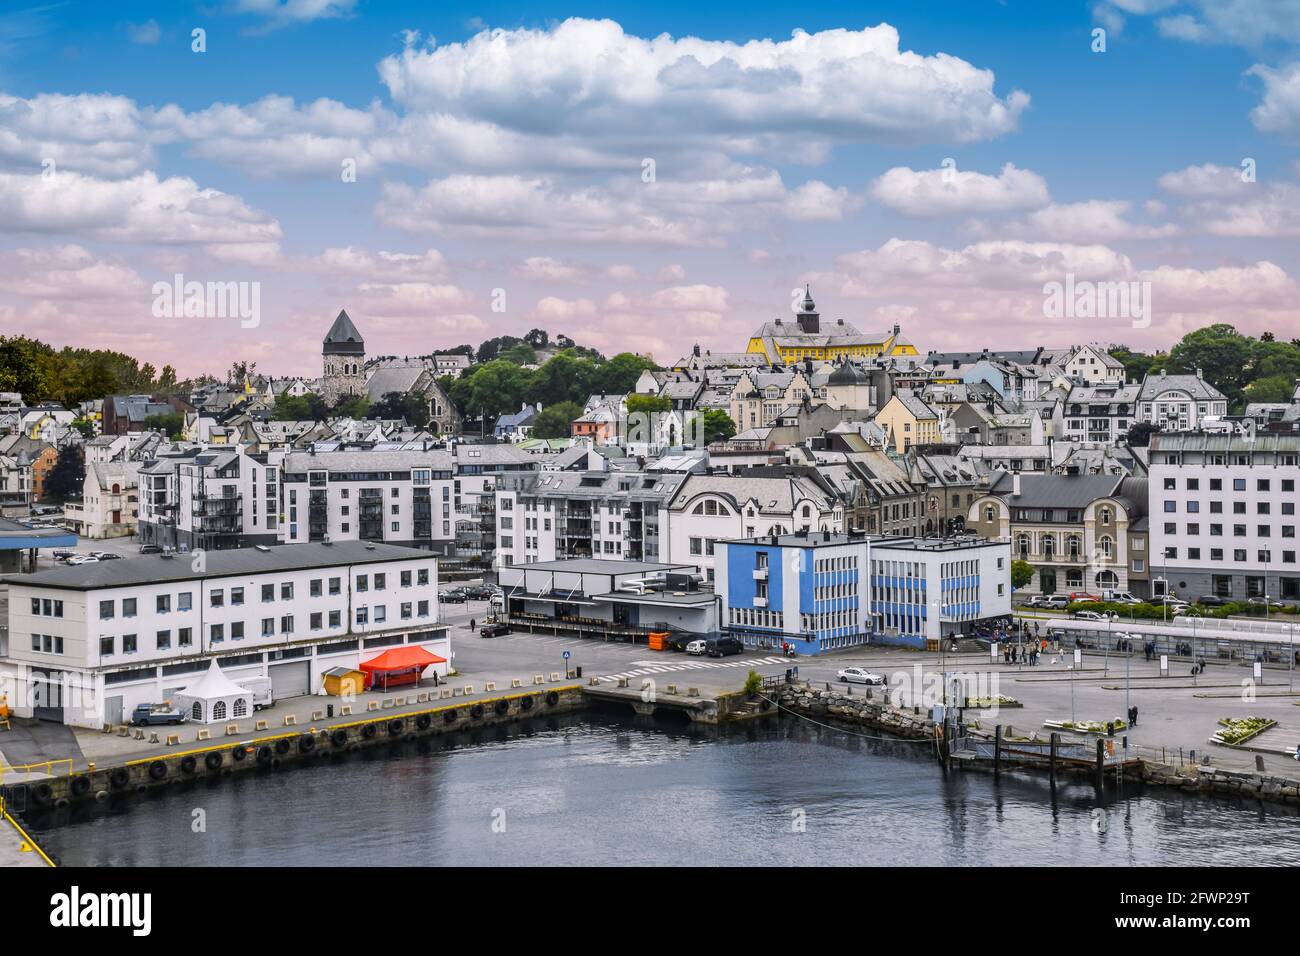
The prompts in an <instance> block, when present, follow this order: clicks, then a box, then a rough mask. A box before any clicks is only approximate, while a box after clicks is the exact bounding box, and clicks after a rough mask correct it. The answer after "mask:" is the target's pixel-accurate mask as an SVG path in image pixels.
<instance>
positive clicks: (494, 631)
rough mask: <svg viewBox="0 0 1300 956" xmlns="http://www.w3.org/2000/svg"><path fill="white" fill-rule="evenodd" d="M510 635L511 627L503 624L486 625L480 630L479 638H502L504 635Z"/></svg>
mask: <svg viewBox="0 0 1300 956" xmlns="http://www.w3.org/2000/svg"><path fill="white" fill-rule="evenodd" d="M509 633H510V625H509V624H505V623H502V622H497V623H496V624H484V625H483V626H482V627H480V628H479V629H478V636H479V637H500V636H501V635H502V634H509Z"/></svg>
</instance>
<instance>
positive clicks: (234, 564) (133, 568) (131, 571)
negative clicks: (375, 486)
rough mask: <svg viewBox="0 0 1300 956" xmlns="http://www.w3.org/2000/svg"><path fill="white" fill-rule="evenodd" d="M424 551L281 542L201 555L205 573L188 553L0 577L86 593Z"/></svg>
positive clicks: (419, 555)
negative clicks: (268, 545)
mask: <svg viewBox="0 0 1300 956" xmlns="http://www.w3.org/2000/svg"><path fill="white" fill-rule="evenodd" d="M432 556H433V555H432V554H431V553H430V552H428V551H421V550H419V549H417V548H399V547H397V546H396V545H391V544H371V543H368V542H365V541H338V542H335V543H334V544H323V543H322V544H282V545H277V546H276V547H272V548H267V549H265V550H263V549H261V548H236V549H233V550H230V551H207V552H205V559H206V565H207V568H206V570H204V571H202V572H198V571H195V570H194V569H193V563H192V562H193V558H192V556H191V555H188V554H177V555H175V556H172V557H167V556H164V555H160V554H159V555H141V556H139V557H132V558H123V559H122V560H120V561H101V562H99V563H97V564H80V565H76V566H74V567H68V568H55V569H54V570H52V571H37V572H36V573H35V574H13V575H8V576H7V577H5V578H3V579H0V580H4V581H5V582H7V583H8V584H9V585H10V586H26V587H49V588H66V589H69V590H75V591H90V590H94V589H97V588H124V587H134V586H136V585H142V584H153V583H155V582H159V581H199V580H208V579H211V578H224V577H245V576H248V575H253V574H265V573H268V572H274V571H303V570H307V569H310V568H324V567H332V566H335V565H340V564H374V563H376V562H380V561H401V560H404V559H414V558H430V557H432Z"/></svg>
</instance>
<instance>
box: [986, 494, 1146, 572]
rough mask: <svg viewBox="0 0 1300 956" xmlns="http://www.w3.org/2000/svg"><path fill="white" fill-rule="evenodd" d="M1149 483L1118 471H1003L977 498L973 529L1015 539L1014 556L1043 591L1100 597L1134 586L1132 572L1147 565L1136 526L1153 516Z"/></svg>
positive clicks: (995, 538)
mask: <svg viewBox="0 0 1300 956" xmlns="http://www.w3.org/2000/svg"><path fill="white" fill-rule="evenodd" d="M1146 509H1147V483H1146V480H1145V479H1141V478H1124V477H1120V476H1115V475H1019V474H1002V475H999V476H998V477H997V479H996V480H995V481H994V483H993V485H992V486H991V487H990V489H989V491H988V493H987V494H985V495H981V496H980V497H977V498H976V499H975V502H974V504H972V505H971V508H970V511H969V513H968V514H967V519H966V526H967V528H969V529H971V530H973V531H975V532H977V533H978V534H979V535H980V536H981V537H983V538H985V539H987V540H993V541H1004V542H1010V545H1011V554H1012V557H1013V558H1015V559H1016V560H1020V561H1025V562H1028V563H1029V565H1030V566H1031V567H1032V568H1033V569H1034V577H1033V579H1032V580H1031V581H1030V583H1029V584H1028V585H1027V586H1026V587H1025V588H1024V589H1023V590H1025V591H1028V592H1030V593H1037V594H1058V593H1069V592H1074V591H1079V592H1087V593H1091V594H1098V595H1099V594H1100V592H1101V591H1103V590H1120V591H1127V590H1130V585H1131V584H1132V583H1133V582H1131V581H1130V575H1129V569H1130V567H1134V568H1136V569H1138V570H1139V572H1141V571H1143V570H1145V568H1146V562H1147V560H1148V557H1147V555H1146V554H1145V553H1141V554H1139V553H1133V554H1130V548H1131V547H1132V545H1133V543H1134V540H1135V539H1136V540H1138V541H1141V538H1140V536H1136V535H1131V534H1130V530H1129V529H1130V526H1131V525H1132V524H1133V523H1134V522H1135V521H1137V520H1138V519H1139V518H1141V517H1142V516H1143V515H1145V514H1146Z"/></svg>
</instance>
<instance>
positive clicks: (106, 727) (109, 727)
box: [104, 724, 113, 734]
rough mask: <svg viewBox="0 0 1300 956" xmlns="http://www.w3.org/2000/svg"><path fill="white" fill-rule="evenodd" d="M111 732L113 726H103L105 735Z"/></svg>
mask: <svg viewBox="0 0 1300 956" xmlns="http://www.w3.org/2000/svg"><path fill="white" fill-rule="evenodd" d="M112 732H113V725H112V724H105V725H104V733H106V734H111V733H112Z"/></svg>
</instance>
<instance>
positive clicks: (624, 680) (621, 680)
mask: <svg viewBox="0 0 1300 956" xmlns="http://www.w3.org/2000/svg"><path fill="white" fill-rule="evenodd" d="M618 686H619V687H627V686H628V680H627V678H626V677H620V678H619V679H618Z"/></svg>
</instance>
